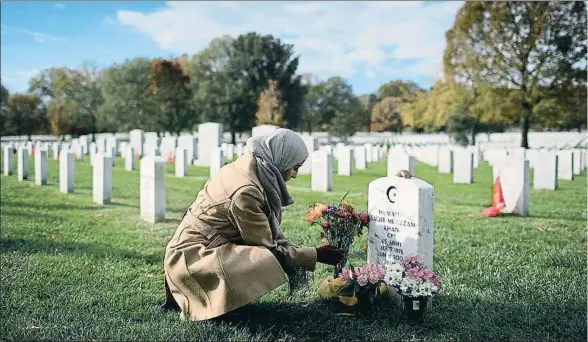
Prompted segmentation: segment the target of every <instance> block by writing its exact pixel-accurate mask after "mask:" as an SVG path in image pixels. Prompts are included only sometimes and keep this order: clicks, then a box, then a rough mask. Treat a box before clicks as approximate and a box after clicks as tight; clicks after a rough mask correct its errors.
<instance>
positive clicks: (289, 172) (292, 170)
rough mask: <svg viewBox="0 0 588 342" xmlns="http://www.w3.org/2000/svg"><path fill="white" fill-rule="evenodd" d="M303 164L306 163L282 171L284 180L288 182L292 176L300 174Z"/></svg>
mask: <svg viewBox="0 0 588 342" xmlns="http://www.w3.org/2000/svg"><path fill="white" fill-rule="evenodd" d="M302 164H304V162H302V163H300V164H296V165H294V166H293V167H291V168H289V169H286V170H284V171H282V172H280V173H281V174H282V178H284V182H287V181H289V180H290V179H292V178H296V176H297V175H298V169H299V168H300V167H301V166H302Z"/></svg>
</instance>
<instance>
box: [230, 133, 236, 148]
mask: <svg viewBox="0 0 588 342" xmlns="http://www.w3.org/2000/svg"><path fill="white" fill-rule="evenodd" d="M231 144H233V145H237V133H236V132H235V131H234V130H231Z"/></svg>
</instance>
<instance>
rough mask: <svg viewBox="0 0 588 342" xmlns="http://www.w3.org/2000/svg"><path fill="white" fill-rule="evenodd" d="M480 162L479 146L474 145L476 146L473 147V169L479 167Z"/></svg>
mask: <svg viewBox="0 0 588 342" xmlns="http://www.w3.org/2000/svg"><path fill="white" fill-rule="evenodd" d="M481 161H482V150H481V149H480V145H479V144H476V146H474V168H475V169H477V168H478V167H480V162H481Z"/></svg>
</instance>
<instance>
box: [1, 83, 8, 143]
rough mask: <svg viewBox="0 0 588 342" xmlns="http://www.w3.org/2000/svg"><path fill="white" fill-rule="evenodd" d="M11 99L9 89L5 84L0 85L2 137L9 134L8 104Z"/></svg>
mask: <svg viewBox="0 0 588 342" xmlns="http://www.w3.org/2000/svg"><path fill="white" fill-rule="evenodd" d="M9 97H10V93H9V92H8V89H6V87H5V86H4V84H2V83H0V135H7V133H9V132H8V131H7V129H6V120H7V119H6V102H7V101H8V98H9Z"/></svg>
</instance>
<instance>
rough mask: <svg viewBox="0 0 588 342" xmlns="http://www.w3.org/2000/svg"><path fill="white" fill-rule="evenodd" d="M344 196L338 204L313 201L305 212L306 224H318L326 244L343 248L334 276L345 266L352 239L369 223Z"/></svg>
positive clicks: (366, 216) (364, 215) (366, 217)
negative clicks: (341, 257)
mask: <svg viewBox="0 0 588 342" xmlns="http://www.w3.org/2000/svg"><path fill="white" fill-rule="evenodd" d="M345 196H347V194H345ZM345 196H343V198H342V199H341V202H339V205H327V204H324V203H315V204H314V205H312V206H310V208H309V210H308V212H307V214H306V220H307V221H308V224H310V225H319V226H320V227H321V228H322V231H321V232H320V238H321V239H325V240H326V243H327V244H329V245H331V246H335V247H338V248H340V249H341V250H343V255H344V257H343V259H342V260H341V262H340V263H339V264H338V265H337V266H335V269H334V271H333V276H334V277H337V276H338V275H339V273H341V270H342V269H343V267H345V266H346V264H347V253H348V252H349V247H350V246H351V244H352V243H353V239H354V238H355V237H356V236H359V235H361V234H362V230H363V228H364V227H367V226H368V223H369V215H368V214H364V213H359V212H357V211H356V210H355V207H354V206H353V204H352V203H350V202H348V201H346V200H345Z"/></svg>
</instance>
